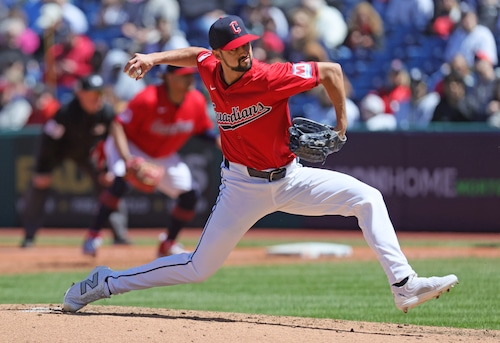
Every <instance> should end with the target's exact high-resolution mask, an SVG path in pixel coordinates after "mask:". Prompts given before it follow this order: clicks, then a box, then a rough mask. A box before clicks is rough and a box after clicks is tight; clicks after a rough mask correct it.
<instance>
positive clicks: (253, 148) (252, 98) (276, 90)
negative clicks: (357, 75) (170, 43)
mask: <svg viewBox="0 0 500 343" xmlns="http://www.w3.org/2000/svg"><path fill="white" fill-rule="evenodd" d="M197 60H198V70H199V72H200V76H201V79H202V80H203V83H204V84H205V86H206V87H207V90H208V91H209V93H210V97H211V99H212V103H213V106H214V109H215V115H216V119H217V124H218V126H219V130H220V135H221V143H222V152H223V154H224V156H225V157H226V158H227V159H228V160H229V161H230V162H236V163H240V164H243V165H245V166H247V167H251V168H255V169H258V170H264V169H269V168H278V167H282V166H284V165H286V164H288V163H289V162H291V161H292V160H293V159H294V158H295V155H294V154H293V153H292V152H291V151H290V149H289V147H288V144H289V140H290V139H289V136H290V135H289V133H288V128H289V127H290V125H291V120H290V113H289V109H288V99H289V97H291V96H292V95H295V94H298V93H301V92H304V91H307V90H310V89H311V88H314V87H315V86H317V85H318V83H319V73H318V66H317V63H315V62H301V63H293V64H292V63H273V64H267V63H263V62H260V61H258V60H256V59H254V60H253V65H252V68H251V69H250V70H249V71H247V72H246V73H245V74H243V76H242V77H241V79H239V80H238V81H236V82H235V83H233V84H232V85H230V86H227V84H226V83H225V82H224V81H223V80H222V78H221V73H220V68H221V67H220V62H219V61H218V60H217V59H216V58H215V57H214V56H213V55H212V52H211V51H204V52H201V53H200V54H199V55H198V59H197Z"/></svg>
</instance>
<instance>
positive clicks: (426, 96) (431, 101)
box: [395, 68, 440, 129]
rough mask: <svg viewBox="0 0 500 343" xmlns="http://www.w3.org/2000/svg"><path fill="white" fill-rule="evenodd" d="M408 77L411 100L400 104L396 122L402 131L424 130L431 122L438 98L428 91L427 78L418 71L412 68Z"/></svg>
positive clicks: (437, 94)
mask: <svg viewBox="0 0 500 343" xmlns="http://www.w3.org/2000/svg"><path fill="white" fill-rule="evenodd" d="M409 75H410V89H411V98H410V100H409V101H407V102H403V103H401V104H400V108H399V111H398V112H396V114H395V115H396V120H397V122H398V127H400V128H402V129H408V128H424V127H427V126H428V125H429V123H430V122H431V120H432V115H433V113H434V109H435V108H436V106H437V104H438V103H439V100H440V96H439V93H437V92H436V91H429V88H428V85H427V80H428V77H427V75H425V74H424V73H423V72H422V71H421V70H420V69H418V68H412V69H411V70H410V73H409Z"/></svg>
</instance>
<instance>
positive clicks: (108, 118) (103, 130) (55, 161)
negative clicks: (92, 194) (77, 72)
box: [21, 74, 130, 248]
mask: <svg viewBox="0 0 500 343" xmlns="http://www.w3.org/2000/svg"><path fill="white" fill-rule="evenodd" d="M103 90H104V81H103V79H102V78H101V77H100V76H99V75H97V74H91V75H89V76H88V77H84V78H82V79H80V80H79V82H77V86H76V89H75V92H74V96H73V98H72V99H71V100H70V101H69V102H68V103H67V104H66V105H64V106H62V107H61V108H60V109H59V110H58V111H57V112H56V114H55V115H54V117H53V118H52V119H50V120H48V121H47V123H46V124H45V125H44V126H43V132H42V135H41V137H40V144H39V145H38V147H37V148H38V150H37V155H36V162H35V168H34V172H33V175H32V179H31V183H30V185H29V186H28V190H27V192H26V193H25V195H24V209H23V211H22V213H21V220H22V221H23V225H24V239H23V241H22V243H21V247H23V248H27V247H30V246H32V245H33V244H34V240H35V236H36V232H37V231H38V229H39V227H40V226H41V225H42V224H43V218H44V213H45V212H44V207H45V202H46V200H47V197H48V195H49V191H50V186H51V184H52V171H53V170H54V168H55V167H56V166H58V165H60V164H61V163H62V162H63V161H64V160H66V159H69V160H73V161H74V162H75V163H76V165H77V166H78V168H79V169H80V170H82V171H84V172H86V173H87V174H88V175H89V176H90V177H91V178H92V181H93V183H94V187H95V189H96V190H98V191H99V192H101V191H103V190H104V189H106V188H107V187H108V186H109V184H110V183H111V182H112V179H111V178H112V174H109V173H108V171H107V169H106V164H105V163H103V162H104V160H102V158H101V157H102V150H101V149H100V148H101V147H102V143H103V142H104V140H105V139H106V137H107V136H108V134H109V131H110V126H111V123H112V122H113V120H114V118H115V112H114V110H113V109H112V107H111V106H110V105H109V104H107V103H105V102H104V98H103V93H102V92H103ZM124 205H125V204H124V203H123V204H121V205H120V206H118V204H117V206H115V208H114V209H113V213H112V215H111V216H110V218H109V223H110V226H111V229H112V231H113V235H114V243H115V244H129V243H130V241H129V240H128V238H127V223H128V219H127V212H126V207H124Z"/></svg>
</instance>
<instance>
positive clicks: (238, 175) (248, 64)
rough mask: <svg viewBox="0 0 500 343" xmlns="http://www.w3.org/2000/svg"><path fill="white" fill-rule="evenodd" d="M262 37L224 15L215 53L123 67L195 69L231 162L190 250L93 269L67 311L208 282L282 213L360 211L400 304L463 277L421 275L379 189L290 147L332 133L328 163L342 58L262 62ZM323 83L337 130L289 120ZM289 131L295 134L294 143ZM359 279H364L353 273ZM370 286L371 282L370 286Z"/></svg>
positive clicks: (163, 55) (138, 57)
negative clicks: (294, 99) (255, 231)
mask: <svg viewBox="0 0 500 343" xmlns="http://www.w3.org/2000/svg"><path fill="white" fill-rule="evenodd" d="M256 39H259V37H258V36H255V35H252V34H249V33H248V32H247V30H246V28H245V25H244V23H243V21H242V20H241V18H239V17H238V16H226V17H222V18H220V19H218V20H216V21H215V22H214V23H213V24H212V26H211V28H210V31H209V41H210V46H211V47H212V50H211V51H210V50H207V49H205V48H201V47H189V48H184V49H177V50H170V51H162V52H157V53H151V54H147V55H145V54H135V55H134V56H133V57H132V58H131V59H130V60H129V62H128V63H127V65H126V66H125V68H124V72H127V73H128V74H130V75H134V74H137V73H136V70H138V69H139V68H140V69H141V71H142V73H138V74H139V76H136V78H142V77H144V73H146V72H148V71H149V70H150V69H151V67H152V66H153V65H155V64H169V65H182V66H197V67H198V71H199V73H200V76H201V79H202V81H203V83H204V84H205V86H206V87H207V89H208V90H209V92H210V98H211V99H212V103H213V106H214V110H215V113H216V118H217V124H218V126H219V132H220V134H221V147H222V152H223V155H224V161H223V162H222V164H221V186H220V187H219V195H218V197H217V201H216V203H215V204H214V206H213V208H212V213H211V214H210V216H209V218H208V220H207V222H206V224H205V227H204V229H203V232H202V234H201V236H200V239H199V241H198V244H197V246H196V248H195V249H194V251H193V252H191V253H182V254H176V255H172V256H166V257H162V258H158V259H156V260H155V261H152V262H150V263H147V264H144V265H140V266H135V267H133V268H130V269H127V270H112V269H110V268H108V267H104V266H99V267H96V268H95V269H94V270H93V271H91V272H90V274H89V275H88V276H87V277H86V278H85V279H84V280H82V281H80V282H78V283H76V284H74V285H73V286H71V287H70V288H69V289H68V291H67V292H66V294H65V296H64V301H63V310H64V311H71V312H75V311H78V310H79V309H81V308H82V307H84V306H85V305H86V304H88V303H90V302H93V301H95V300H98V299H102V298H109V297H110V296H111V295H114V294H121V293H125V292H129V291H133V290H141V289H147V288H152V287H159V286H171V285H178V284H185V283H195V282H202V281H204V280H206V279H207V278H209V277H210V276H211V275H213V274H214V273H215V272H216V271H217V270H218V269H219V268H220V267H221V266H222V265H223V263H224V261H225V260H226V258H227V257H228V256H229V254H230V253H231V251H232V250H233V249H234V248H235V247H236V245H237V244H238V242H239V241H240V239H241V238H242V237H243V236H244V235H245V233H246V232H247V231H248V230H249V229H250V228H251V227H252V226H253V225H254V224H255V223H256V222H257V221H258V220H260V219H261V218H262V217H264V216H266V215H268V214H270V213H273V212H277V211H281V212H285V213H290V214H296V215H308V216H325V215H341V216H354V217H356V218H357V220H358V223H359V226H360V228H361V230H362V232H363V235H364V237H365V239H366V242H367V244H368V245H369V246H370V248H371V249H372V250H373V252H374V253H375V255H376V256H377V258H378V260H379V262H380V265H381V267H382V269H383V271H384V272H385V275H386V277H387V281H388V285H389V287H390V289H391V291H392V293H393V300H394V301H395V304H396V307H397V308H399V309H400V310H402V311H405V312H406V311H407V310H408V309H410V308H413V307H415V306H417V305H420V304H422V303H424V302H426V301H428V300H430V299H432V298H436V297H439V296H440V295H441V294H442V293H443V292H446V291H448V290H449V289H450V288H451V287H452V286H454V285H455V284H456V283H457V282H458V278H457V277H456V276H455V275H453V274H450V275H446V276H443V277H420V276H417V273H416V272H415V271H414V269H413V268H412V266H411V265H410V264H409V262H408V260H407V259H406V257H405V255H404V253H403V252H402V250H401V247H400V245H399V242H398V239H397V236H396V233H395V230H394V227H393V225H392V223H391V219H390V217H389V213H388V211H387V208H386V205H385V202H384V198H383V196H382V194H381V193H380V191H378V190H377V189H375V188H373V187H371V186H369V185H367V184H365V183H363V182H361V181H360V180H357V179H355V178H353V177H352V176H350V175H346V174H343V173H339V172H336V171H334V170H328V169H322V168H314V167H307V166H303V165H302V164H301V163H299V161H298V159H297V155H296V154H295V153H293V152H292V151H291V150H290V148H292V149H296V148H297V146H296V145H297V144H301V142H305V143H306V144H307V142H308V138H307V137H310V139H312V140H316V139H318V140H319V139H321V140H323V138H325V146H328V148H327V149H320V150H321V151H317V150H318V149H316V148H318V147H319V146H320V145H318V144H315V143H311V144H310V146H311V150H310V153H311V154H310V158H311V159H314V160H315V159H318V160H319V161H321V159H322V158H323V157H324V156H325V154H326V155H327V154H328V153H329V152H335V151H338V149H340V148H341V147H342V145H343V144H344V143H346V142H345V137H346V130H347V118H346V109H345V90H344V85H343V80H342V77H343V76H342V68H341V66H340V65H339V64H338V63H333V62H300V63H280V62H277V63H272V64H268V63H264V62H261V61H259V60H257V59H254V58H253V52H252V46H251V45H250V42H251V41H254V40H256ZM320 83H321V84H322V85H323V86H324V87H325V89H326V91H327V93H328V96H329V98H330V99H331V101H332V104H333V106H334V107H335V113H336V118H337V123H336V126H335V127H334V128H333V131H335V134H333V133H331V132H330V131H329V129H328V130H323V129H322V128H318V127H317V126H315V125H311V123H309V122H304V121H298V122H295V123H294V127H293V128H291V126H292V123H291V120H290V113H289V109H288V99H289V98H290V97H291V96H293V95H295V94H297V93H300V92H304V91H307V90H310V89H312V88H314V87H316V86H318V85H319V84H320ZM290 128H291V129H290ZM323 131H326V132H323ZM301 132H302V133H301ZM292 133H293V134H294V135H295V134H297V135H298V137H295V138H294V143H296V144H294V145H293V146H290V135H291V134H292ZM310 133H312V134H311V135H307V134H310ZM302 135H306V136H304V137H303V138H301V136H302ZM328 140H331V141H330V142H328ZM346 144H347V143H346ZM299 151H300V150H299ZM306 151H307V150H306ZM352 281H353V282H356V281H357V280H356V277H355V276H354V275H353V280H352ZM331 282H335V275H332V276H331ZM371 286H372V285H371V284H367V285H365V287H366V290H367V292H370V291H369V289H370V287H371ZM324 287H331V284H329V283H328V284H325V285H324ZM366 301H367V302H369V301H370V300H369V299H366Z"/></svg>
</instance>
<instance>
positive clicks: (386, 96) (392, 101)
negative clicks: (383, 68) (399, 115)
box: [377, 59, 411, 114]
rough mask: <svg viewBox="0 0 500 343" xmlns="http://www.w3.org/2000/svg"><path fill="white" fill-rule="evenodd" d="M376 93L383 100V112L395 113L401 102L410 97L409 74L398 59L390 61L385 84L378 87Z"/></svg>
mask: <svg viewBox="0 0 500 343" xmlns="http://www.w3.org/2000/svg"><path fill="white" fill-rule="evenodd" d="M377 94H378V95H379V96H380V97H381V98H382V99H383V100H384V103H385V113H391V114H395V113H396V112H397V111H399V106H400V104H401V103H403V102H406V101H409V100H410V98H411V90H410V76H409V75H408V70H407V69H406V66H405V65H404V63H403V62H402V61H401V60H400V59H394V60H392V61H391V64H390V66H389V70H388V72H387V84H386V85H385V86H383V87H381V88H380V89H378V91H377Z"/></svg>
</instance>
